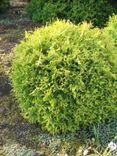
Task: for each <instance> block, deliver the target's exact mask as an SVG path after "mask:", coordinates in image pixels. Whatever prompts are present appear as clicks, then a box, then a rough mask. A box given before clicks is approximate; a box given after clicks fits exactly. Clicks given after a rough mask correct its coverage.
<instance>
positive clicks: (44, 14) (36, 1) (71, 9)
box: [27, 0, 116, 26]
mask: <svg viewBox="0 0 117 156" xmlns="http://www.w3.org/2000/svg"><path fill="white" fill-rule="evenodd" d="M115 11H116V8H114V7H112V5H111V4H110V3H109V1H108V0H98V1H96V0H88V1H86V0H56V1H55V0H31V1H30V3H29V5H28V6H27V12H28V13H29V15H30V17H31V18H32V20H33V21H37V22H43V23H46V22H48V21H51V20H53V19H56V18H59V19H69V20H71V21H72V22H74V21H75V22H77V23H78V22H82V21H92V23H93V24H94V25H96V26H103V25H104V24H105V22H106V21H107V20H108V17H109V15H112V13H114V12H115Z"/></svg>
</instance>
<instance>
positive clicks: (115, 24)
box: [105, 15, 117, 46]
mask: <svg viewBox="0 0 117 156" xmlns="http://www.w3.org/2000/svg"><path fill="white" fill-rule="evenodd" d="M105 32H106V33H107V34H108V35H109V36H110V37H111V39H113V40H114V42H115V44H116V46H117V15H113V16H112V17H110V19H109V22H108V24H107V27H105Z"/></svg>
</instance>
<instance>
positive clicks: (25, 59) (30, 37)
mask: <svg viewBox="0 0 117 156" xmlns="http://www.w3.org/2000/svg"><path fill="white" fill-rule="evenodd" d="M116 50H117V49H116V47H115V46H114V45H113V42H111V40H110V37H109V36H106V35H105V34H104V33H102V31H101V30H100V29H98V28H92V26H91V25H90V24H87V23H83V24H79V25H74V24H72V23H70V22H65V21H56V22H54V23H52V24H50V25H49V26H46V27H42V28H40V29H37V30H35V31H34V32H33V33H26V36H25V39H24V40H23V41H22V42H21V44H19V45H18V46H17V48H16V52H15V58H14V60H13V66H12V69H13V70H12V75H11V77H12V84H13V88H14V91H15V95H16V98H17V99H18V101H19V103H20V107H21V110H22V113H23V115H24V117H25V118H27V119H29V120H30V122H32V123H40V124H41V125H42V128H44V129H47V130H48V131H49V132H50V133H60V132H69V131H70V132H74V131H76V130H77V129H78V128H79V127H84V126H88V125H89V124H93V123H99V122H100V121H103V120H106V119H111V118H113V117H115V116H116V114H117V107H116V104H117V98H116V95H117V90H116V87H117V81H116V79H117V75H116V74H117V73H116V63H117V61H113V60H115V54H116Z"/></svg>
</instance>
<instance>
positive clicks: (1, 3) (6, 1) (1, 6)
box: [0, 0, 10, 12]
mask: <svg viewBox="0 0 117 156" xmlns="http://www.w3.org/2000/svg"><path fill="white" fill-rule="evenodd" d="M9 6H10V0H0V12H4V11H6V9H7V8H8V7H9Z"/></svg>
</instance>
